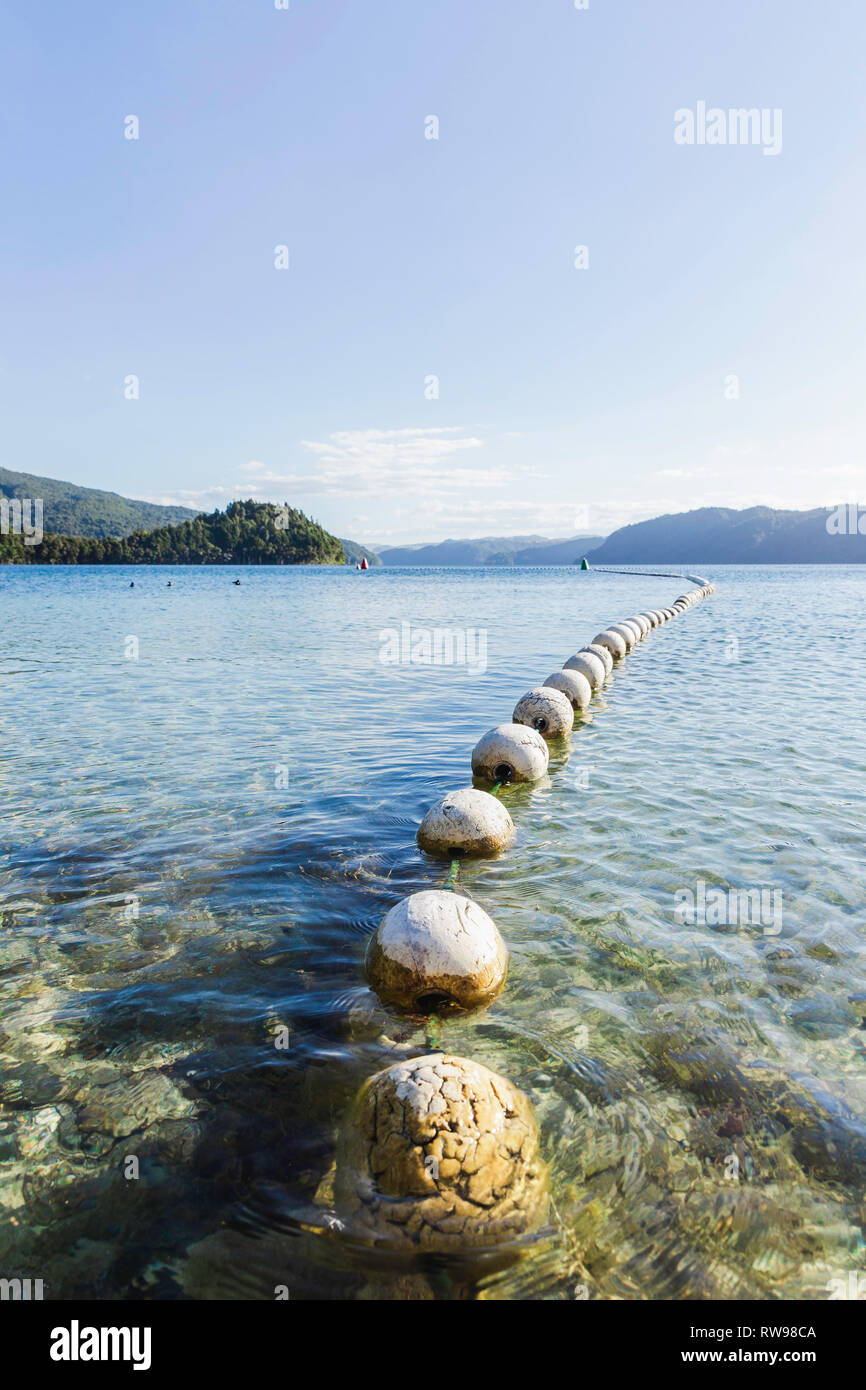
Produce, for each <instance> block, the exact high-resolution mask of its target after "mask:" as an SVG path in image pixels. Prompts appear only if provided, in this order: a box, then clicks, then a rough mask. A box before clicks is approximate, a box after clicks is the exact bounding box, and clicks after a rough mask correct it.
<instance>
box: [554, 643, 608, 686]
mask: <svg viewBox="0 0 866 1390" xmlns="http://www.w3.org/2000/svg"><path fill="white" fill-rule="evenodd" d="M609 655H610V653H609V652H608V656H609ZM562 669H563V671H579V672H580V674H581V675H582V676H583V678H584V680H587V681H589V684H590V687H591V689H593V690H600V689H601V687H602V686H603V685H604V683H605V680H606V679H607V668H606V666H605V664H604V662H603V661H602V659H601V657H600V656H599V655H598V654H597V653H596V652H575V654H574V656H570V657H569V658H568V660H567V661H565V662H563V666H562Z"/></svg>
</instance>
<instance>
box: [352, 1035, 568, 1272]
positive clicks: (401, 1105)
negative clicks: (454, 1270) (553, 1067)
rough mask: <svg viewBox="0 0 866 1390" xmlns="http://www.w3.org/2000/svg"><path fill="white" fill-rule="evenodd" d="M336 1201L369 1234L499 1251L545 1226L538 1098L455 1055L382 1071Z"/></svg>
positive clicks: (368, 1090) (363, 1111) (361, 1098)
mask: <svg viewBox="0 0 866 1390" xmlns="http://www.w3.org/2000/svg"><path fill="white" fill-rule="evenodd" d="M334 1204H335V1208H336V1210H337V1213H338V1215H339V1216H340V1217H341V1218H342V1219H344V1220H345V1221H346V1223H347V1225H348V1226H349V1227H350V1229H351V1230H352V1231H353V1232H357V1234H358V1235H359V1236H361V1237H363V1236H367V1237H368V1238H372V1239H374V1240H375V1241H376V1242H377V1244H384V1245H393V1246H396V1247H398V1248H404V1249H407V1248H411V1247H413V1246H415V1247H422V1248H425V1249H433V1250H436V1249H439V1250H443V1249H444V1250H448V1249H455V1248H460V1249H464V1248H466V1247H471V1246H489V1245H495V1244H497V1243H498V1242H500V1241H504V1240H511V1239H513V1238H514V1237H515V1236H519V1235H522V1234H523V1233H525V1232H528V1231H531V1230H533V1229H535V1228H536V1227H537V1226H538V1225H540V1224H541V1223H542V1222H543V1221H544V1220H545V1218H546V1216H547V1210H548V1174H547V1168H546V1165H545V1163H544V1161H543V1159H542V1157H541V1150H540V1144H539V1136H538V1124H537V1122H536V1119H535V1115H534V1113H533V1110H532V1106H531V1104H530V1102H529V1101H528V1100H527V1098H526V1096H525V1095H523V1093H522V1092H521V1091H519V1090H518V1089H517V1088H516V1087H515V1086H512V1084H511V1083H510V1082H509V1081H507V1080H506V1079H505V1078H504V1077H502V1076H497V1075H496V1073H495V1072H492V1071H488V1069H487V1068H486V1067H483V1066H481V1065H480V1064H479V1063H477V1062H470V1061H468V1060H467V1059H466V1058H463V1057H454V1056H450V1055H448V1054H441V1053H433V1054H431V1055H429V1056H426V1057H413V1058H412V1059H411V1060H410V1061H406V1062H399V1063H397V1064H396V1065H395V1066H393V1067H389V1068H388V1069H387V1070H386V1071H380V1072H378V1073H377V1075H375V1076H373V1077H371V1078H370V1080H369V1081H368V1082H367V1083H366V1084H365V1085H364V1086H363V1087H362V1088H361V1091H360V1092H359V1094H358V1096H357V1098H356V1100H355V1104H354V1107H353V1113H352V1115H351V1117H350V1122H349V1124H348V1125H346V1126H345V1127H344V1129H343V1132H342V1134H341V1138H340V1141H339V1143H338V1148H337V1162H336V1172H335V1175H334Z"/></svg>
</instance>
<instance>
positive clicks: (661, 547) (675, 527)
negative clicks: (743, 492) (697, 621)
mask: <svg viewBox="0 0 866 1390" xmlns="http://www.w3.org/2000/svg"><path fill="white" fill-rule="evenodd" d="M831 515H832V514H831V512H830V511H829V510H828V509H826V508H824V507H816V508H815V509H814V510H813V511H808V512H789V511H776V510H775V509H774V508H772V507H748V508H746V509H745V510H743V511H735V510H732V509H731V508H729V507H699V508H698V509H697V510H696V511H692V512H677V513H674V514H672V515H670V516H658V517H655V518H654V519H653V520H652V521H639V522H637V523H635V524H634V525H632V526H623V527H621V528H620V530H619V531H614V532H613V534H612V535H610V536H608V538H607V540H606V541H605V542H604V544H603V545H601V546H599V547H598V549H597V550H594V551H593V552H592V555H591V557H590V564H591V565H592V566H593V567H594V566H596V565H619V564H629V565H635V564H637V565H649V564H651V565H655V564H674V563H676V564H681V565H713V564H716V565H834V564H843V565H851V564H862V563H864V562H866V534H864V535H859V534H857V532H856V530H855V533H854V534H853V535H848V534H845V533H844V530H843V531H842V533H840V532H839V530H835V529H833V522H832V520H831V522H830V525H831V529H830V530H828V520H829V519H830V518H831ZM840 522H841V526H842V527H843V528H846V529H847V528H850V524H851V518H850V516H849V515H848V513H847V512H845V513H844V515H843V516H842V517H841V518H840ZM864 530H866V516H864Z"/></svg>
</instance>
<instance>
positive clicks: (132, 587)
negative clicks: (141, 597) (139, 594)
mask: <svg viewBox="0 0 866 1390" xmlns="http://www.w3.org/2000/svg"><path fill="white" fill-rule="evenodd" d="M129 587H130V589H134V588H135V580H134V579H133V581H132V583H131V584H130V586H129Z"/></svg>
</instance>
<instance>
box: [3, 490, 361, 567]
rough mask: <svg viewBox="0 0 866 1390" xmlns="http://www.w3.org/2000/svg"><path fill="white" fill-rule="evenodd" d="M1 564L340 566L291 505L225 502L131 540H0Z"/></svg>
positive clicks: (336, 551)
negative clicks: (222, 506) (36, 542)
mask: <svg viewBox="0 0 866 1390" xmlns="http://www.w3.org/2000/svg"><path fill="white" fill-rule="evenodd" d="M0 562H4V563H7V564H8V563H13V564H36V565H341V564H343V563H344V562H345V556H344V553H343V546H342V544H341V542H340V541H338V540H337V537H336V536H332V535H331V534H330V533H329V532H328V531H326V530H325V529H324V527H322V526H319V525H318V524H317V523H316V522H315V521H311V520H310V518H309V517H308V516H305V515H304V513H303V512H301V511H297V510H296V509H295V508H294V507H289V506H282V507H280V506H276V505H275V504H274V503H272V502H252V501H249V502H231V503H230V504H229V506H228V507H226V509H225V511H224V512H221V511H215V512H211V513H210V514H209V515H208V516H196V517H193V519H192V520H191V521H183V522H181V523H180V525H178V526H160V527H159V528H158V529H157V530H154V531H134V532H133V533H132V535H131V536H126V537H124V538H120V537H112V536H109V537H102V538H100V537H94V536H60V535H54V534H52V533H50V532H47V531H46V533H45V535H44V537H43V539H42V541H41V544H39V545H26V544H25V537H24V536H22V535H13V534H8V535H0Z"/></svg>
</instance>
